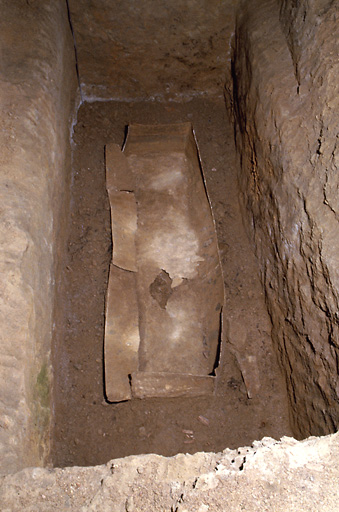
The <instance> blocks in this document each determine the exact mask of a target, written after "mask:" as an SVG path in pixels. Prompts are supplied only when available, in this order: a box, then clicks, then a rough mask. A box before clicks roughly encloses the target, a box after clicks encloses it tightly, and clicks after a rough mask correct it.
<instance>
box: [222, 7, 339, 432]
mask: <svg viewBox="0 0 339 512" xmlns="http://www.w3.org/2000/svg"><path fill="white" fill-rule="evenodd" d="M280 4H281V5H280V11H279V6H278V4H277V3H276V2H275V1H272V0H267V1H253V2H247V3H246V2H245V3H244V4H243V5H242V8H241V9H240V10H239V12H238V17H237V23H236V33H235V39H234V49H233V63H232V68H233V77H234V91H233V92H234V94H233V108H234V114H235V120H236V139H237V148H238V152H239V155H240V166H239V181H240V185H241V189H242V204H243V207H244V210H245V216H246V217H247V219H248V220H249V225H250V228H249V231H250V232H251V234H252V236H253V237H254V240H255V244H256V248H257V255H258V258H259V261H260V265H261V275H262V281H263V284H264V287H265V291H266V298H267V305H268V308H269V312H270V316H271V319H272V322H273V337H274V340H275V343H276V346H277V348H278V349H279V352H280V359H281V363H282V365H283V368H284V369H285V373H286V379H287V385H288V391H289V398H290V405H291V413H292V421H293V426H294V431H295V434H296V435H298V436H306V435H308V434H316V435H320V434H324V433H328V432H331V431H335V430H336V428H337V427H338V423H339V379H338V357H339V338H338V298H339V297H338V290H339V273H338V268H339V258H338V254H339V250H338V249H339V224H338V220H339V217H338V213H339V212H338V203H337V200H336V198H337V194H338V173H337V170H338V169H337V166H338V160H337V158H338V157H337V156H336V153H335V150H336V138H337V133H336V124H335V120H336V113H335V110H336V108H338V60H337V55H338V47H337V44H338V25H337V24H336V21H335V17H336V6H335V2H331V1H324V0H322V1H314V2H312V3H311V4H310V3H309V2H299V3H298V6H296V3H295V2H292V1H289V0H285V1H281V2H280Z"/></svg>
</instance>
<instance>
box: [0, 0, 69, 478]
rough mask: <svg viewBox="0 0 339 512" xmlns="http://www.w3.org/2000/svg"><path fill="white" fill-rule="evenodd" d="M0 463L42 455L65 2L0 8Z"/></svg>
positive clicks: (8, 467) (59, 177)
mask: <svg viewBox="0 0 339 512" xmlns="http://www.w3.org/2000/svg"><path fill="white" fill-rule="evenodd" d="M0 23H1V36H2V62H1V64H2V70H1V76H0V94H1V111H0V117H1V127H2V130H1V132H0V155H1V156H0V161H1V179H0V197H1V199H0V204H1V221H0V240H1V244H0V272H1V276H2V278H1V285H0V318H1V329H0V347H1V351H0V367H1V368H0V389H1V412H0V423H1V425H0V426H1V428H0V454H1V455H0V460H1V471H2V472H11V471H16V470H18V469H20V468H22V467H25V466H28V465H40V464H42V463H43V462H44V460H45V458H46V456H47V454H48V451H49V436H48V434H49V424H50V407H51V404H50V386H51V377H52V376H51V366H50V350H51V337H52V328H53V303H54V294H55V287H54V285H55V280H56V272H57V266H56V257H57V254H58V251H59V245H60V244H61V243H62V233H63V231H64V227H63V225H62V214H63V212H64V208H65V205H66V204H67V192H66V191H67V180H68V178H67V174H68V171H69V165H70V151H69V142H68V141H69V133H70V114H71V109H72V105H73V104H74V95H75V88H76V81H75V78H76V77H75V64H74V50H73V42H72V39H71V33H70V30H69V25H68V19H67V9H66V5H65V2H63V1H61V0H58V1H55V0H53V1H52V0H50V1H46V0H36V1H34V2H28V1H27V2H12V1H4V2H2V4H1V22H0Z"/></svg>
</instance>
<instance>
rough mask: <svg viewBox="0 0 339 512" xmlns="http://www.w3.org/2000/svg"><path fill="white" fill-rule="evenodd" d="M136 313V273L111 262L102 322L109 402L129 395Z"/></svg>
mask: <svg viewBox="0 0 339 512" xmlns="http://www.w3.org/2000/svg"><path fill="white" fill-rule="evenodd" d="M138 315H139V310H138V304H137V300H136V287H135V274H134V273H133V272H127V271H125V270H122V269H120V268H118V267H116V266H115V265H113V264H111V267H110V274H109V285H108V291H107V296H106V322H105V384H106V396H107V399H108V400H109V401H110V402H119V401H121V400H128V399H130V398H131V396H132V395H131V386H130V380H129V375H130V374H131V373H132V372H135V371H137V370H138V350H139V319H138Z"/></svg>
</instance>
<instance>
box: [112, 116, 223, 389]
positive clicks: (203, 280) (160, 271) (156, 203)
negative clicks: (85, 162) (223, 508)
mask: <svg viewBox="0 0 339 512" xmlns="http://www.w3.org/2000/svg"><path fill="white" fill-rule="evenodd" d="M109 154H110V152H109V151H108V152H106V165H108V170H107V174H108V176H107V179H110V177H113V178H112V181H110V182H109V184H108V186H107V188H108V189H109V195H110V201H111V206H112V233H113V246H114V244H116V249H113V264H116V265H119V266H120V267H121V268H125V269H127V270H133V271H134V272H135V286H136V295H137V297H138V304H137V306H138V322H139V323H138V327H139V336H140V343H139V350H138V371H137V372H134V373H132V377H131V383H132V394H133V396H138V397H141V396H179V395H182V394H186V395H193V394H208V393H210V392H211V389H212V388H213V384H214V380H213V377H210V375H212V374H213V372H214V371H215V369H216V366H217V364H218V354H219V343H220V315H221V309H222V305H223V280H222V275H221V268H220V262H219V254H218V248H217V238H216V232H215V225H214V221H213V217H212V213H211V209H210V205H209V201H208V198H207V194H206V190H205V186H204V181H203V176H202V171H201V168H200V163H199V158H198V152H197V147H196V144H195V140H194V136H193V132H192V127H191V125H190V124H189V123H184V124H179V125H165V126H142V125H133V126H130V127H129V131H128V137H127V141H126V144H125V149H124V153H123V158H122V156H121V155H119V154H118V152H117V150H116V148H114V149H113V151H111V155H112V154H113V157H112V158H109V162H107V155H109ZM114 159H116V161H117V168H116V169H114V165H113V163H112V160H114ZM126 162H127V165H126ZM113 174H114V176H113ZM127 181H128V186H129V191H128V192H126V191H125V192H124V193H125V196H124V199H122V196H121V193H122V190H121V186H122V183H124V185H123V186H124V187H125V185H126V183H127ZM113 190H114V192H113ZM110 191H111V192H110ZM117 193H118V196H119V199H118V200H117V201H116V200H115V197H116V194H117ZM127 198H128V199H127ZM132 198H135V202H136V204H137V208H136V210H135V215H136V216H137V221H136V223H135V224H133V223H132V222H131V218H132V216H133V215H132V213H134V210H133V212H132V206H131V205H132ZM114 201H116V202H115V206H114ZM119 201H120V203H119V206H118V202H119ZM127 203H128V204H127ZM115 208H117V210H119V213H118V211H117V214H116V216H114V211H115ZM120 208H121V210H120ZM115 220H116V222H117V226H116V227H115V225H114V222H115ZM132 225H133V229H131V226H132ZM124 226H126V232H125V233H124V230H125V228H124ZM135 226H136V229H134V227H135ZM124 237H125V238H124ZM132 241H133V242H134V245H133V244H132ZM119 246H120V247H119ZM128 247H130V249H129V248H128ZM131 247H132V249H131ZM115 258H116V259H115ZM118 262H119V263H118ZM127 270H125V272H126V271H127ZM111 300H114V298H113V296H112V299H111ZM117 301H121V296H119V295H117ZM126 315H127V317H126V322H128V312H126ZM108 372H109V369H108V368H107V365H106V373H108ZM166 375H167V377H168V383H167V384H166ZM107 378H108V377H107V375H106V381H107ZM135 379H137V381H135ZM180 387H182V389H181V391H180Z"/></svg>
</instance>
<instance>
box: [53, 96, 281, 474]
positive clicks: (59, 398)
mask: <svg viewBox="0 0 339 512" xmlns="http://www.w3.org/2000/svg"><path fill="white" fill-rule="evenodd" d="M184 121H186V122H187V121H191V122H192V124H193V127H194V130H195V134H196V138H197V143H198V146H199V150H200V156H201V161H202V165H203V169H204V174H205V177H206V184H207V190H208V194H209V198H210V201H211V205H212V209H213V213H214V217H215V221H216V228H217V235H218V242H219V248H220V255H221V262H222V266H223V272H224V282H225V294H226V300H225V308H226V322H225V326H224V329H225V333H226V337H227V340H226V342H225V343H224V344H223V349H222V354H221V366H220V370H219V375H218V384H217V391H216V394H215V396H211V397H203V398H175V399H174V398H173V399H168V398H167V399H144V400H132V401H129V402H122V403H118V404H109V403H107V401H106V400H105V397H104V374H103V340H104V309H105V293H106V288H107V280H108V270H109V264H110V260H111V251H112V241H111V226H110V210H109V202H108V197H107V192H106V187H105V160H104V155H105V151H104V149H105V144H107V143H109V142H115V143H117V144H119V145H120V146H122V144H123V141H124V138H125V132H126V126H127V125H128V124H130V123H141V124H143V123H144V124H152V123H175V122H184ZM238 200H239V190H238V184H237V179H236V170H235V150H234V143H233V128H232V126H231V124H230V122H229V120H228V118H227V114H226V108H225V105H224V102H223V99H222V98H217V99H215V100H211V99H209V100H207V99H203V98H195V99H193V100H191V101H189V102H186V103H182V104H181V103H175V102H170V103H167V104H165V103H158V102H155V101H152V102H143V103H137V102H130V103H124V102H113V101H109V102H95V103H84V104H83V105H82V106H81V108H80V109H79V112H78V122H77V125H76V126H75V130H74V135H73V176H72V200H71V207H70V223H69V238H68V244H67V253H66V255H65V261H64V271H63V275H62V276H61V280H60V283H59V288H60V289H61V290H62V294H61V296H60V297H59V303H58V304H57V308H58V315H57V316H58V317H59V318H61V319H62V320H61V321H58V322H57V325H56V335H55V340H54V348H53V363H54V372H55V378H54V428H53V448H52V454H51V458H52V462H53V464H54V465H56V466H72V465H81V466H87V465H96V464H101V463H104V462H107V461H108V460H110V459H112V458H119V457H124V456H127V455H132V454H141V453H157V454H161V455H165V456H170V455H174V454H176V453H179V452H185V453H195V452H198V451H214V452H217V451H221V450H223V449H224V448H226V447H230V448H235V447H238V446H242V445H250V444H251V442H252V441H253V440H254V439H261V438H262V437H264V436H272V437H275V438H280V437H281V436H283V435H291V431H290V427H289V422H288V407H287V396H286V389H285V384H284V380H283V377H282V374H281V371H280V368H279V366H278V364H277V357H276V353H275V350H274V347H273V346H272V341H271V337H270V322H269V318H268V314H267V311H266V307H265V301H264V296H263V293H262V288H261V284H260V281H259V269H258V266H257V261H256V258H255V256H254V249H253V246H252V244H251V242H250V241H249V239H248V237H247V235H246V230H245V227H244V225H243V223H242V218H241V212H240V207H239V202H238ZM244 332H245V333H246V343H244V336H243V334H244ZM253 353H255V356H254V359H253V355H251V354H253ZM246 358H247V359H249V360H251V361H253V360H255V361H256V364H255V365H254V366H253V365H252V367H253V368H255V371H254V372H253V374H252V375H251V374H249V375H247V378H248V379H249V380H247V383H246V378H245V379H244V377H245V375H244V367H243V366H242V361H244V360H246ZM250 367H251V366H250ZM241 370H242V371H241ZM251 381H253V383H254V384H255V386H254V387H255V389H256V390H257V392H256V393H254V395H253V396H252V398H249V397H248V389H249V388H248V382H250V383H251ZM245 383H246V384H247V387H246V385H245Z"/></svg>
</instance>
